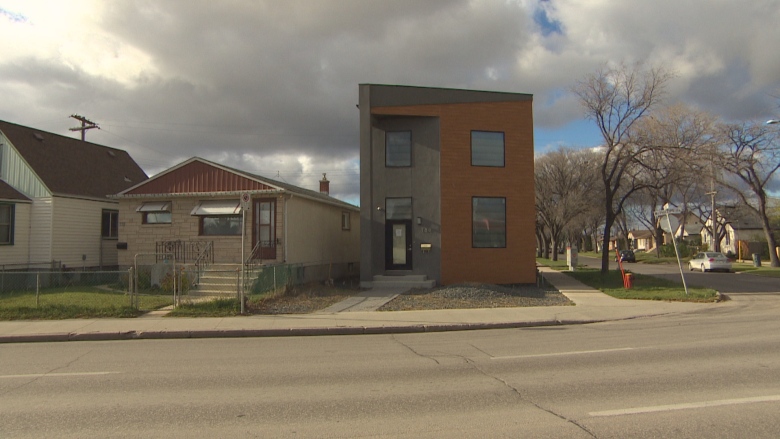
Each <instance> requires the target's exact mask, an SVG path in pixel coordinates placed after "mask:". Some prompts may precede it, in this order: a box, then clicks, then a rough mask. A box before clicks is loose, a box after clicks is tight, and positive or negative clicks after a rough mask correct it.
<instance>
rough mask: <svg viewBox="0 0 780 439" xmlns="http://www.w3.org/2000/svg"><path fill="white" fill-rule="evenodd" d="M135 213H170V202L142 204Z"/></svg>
mask: <svg viewBox="0 0 780 439" xmlns="http://www.w3.org/2000/svg"><path fill="white" fill-rule="evenodd" d="M135 211H136V212H170V211H171V202H170V201H155V202H152V203H144V204H142V205H141V206H139V207H138V209H136V210H135Z"/></svg>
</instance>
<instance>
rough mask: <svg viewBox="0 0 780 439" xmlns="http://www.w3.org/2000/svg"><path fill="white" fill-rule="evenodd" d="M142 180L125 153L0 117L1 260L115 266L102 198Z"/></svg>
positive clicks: (110, 211)
mask: <svg viewBox="0 0 780 439" xmlns="http://www.w3.org/2000/svg"><path fill="white" fill-rule="evenodd" d="M146 178H147V176H146V174H145V173H144V171H143V170H142V169H141V167H140V166H138V164H137V163H136V162H135V161H134V160H133V159H132V158H131V157H130V155H129V154H128V153H127V152H125V151H122V150H119V149H114V148H109V147H106V146H102V145H97V144H94V143H90V142H85V141H81V140H78V139H74V138H71V137H65V136H61V135H58V134H53V133H48V132H45V131H42V130H38V129H35V128H30V127H25V126H22V125H16V124H13V123H10V122H5V121H0V266H2V269H21V270H26V269H30V268H51V267H52V266H53V265H55V266H59V265H64V266H66V267H70V268H80V269H84V268H107V267H115V266H116V265H117V249H116V242H117V241H116V239H117V227H118V223H119V217H118V212H119V209H118V207H119V203H118V202H117V201H116V200H112V199H109V198H108V196H109V195H112V194H115V193H117V192H119V191H122V190H124V189H126V188H128V187H130V186H132V185H134V184H138V183H140V182H142V181H144V180H146Z"/></svg>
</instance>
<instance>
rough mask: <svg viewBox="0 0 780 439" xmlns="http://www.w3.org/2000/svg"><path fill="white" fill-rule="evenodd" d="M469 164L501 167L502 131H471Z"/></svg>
mask: <svg viewBox="0 0 780 439" xmlns="http://www.w3.org/2000/svg"><path fill="white" fill-rule="evenodd" d="M471 165H472V166H494V167H499V168H501V167H503V166H504V133H502V132H495V131H472V132H471Z"/></svg>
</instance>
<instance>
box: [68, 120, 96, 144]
mask: <svg viewBox="0 0 780 439" xmlns="http://www.w3.org/2000/svg"><path fill="white" fill-rule="evenodd" d="M70 117H72V118H73V119H76V120H78V121H81V126H80V127H76V128H70V130H71V131H81V141H82V142H83V141H84V139H85V138H86V133H87V130H91V129H92V128H97V129H100V127H99V126H98V124H96V123H95V122H92V121H91V120H89V119H87V118H86V117H84V116H79V115H78V114H71V116H70Z"/></svg>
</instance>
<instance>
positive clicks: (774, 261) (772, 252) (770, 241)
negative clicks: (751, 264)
mask: <svg viewBox="0 0 780 439" xmlns="http://www.w3.org/2000/svg"><path fill="white" fill-rule="evenodd" d="M761 226H762V227H763V228H764V235H766V244H767V246H768V247H769V266H770V267H780V259H778V257H777V241H776V240H775V237H774V235H773V234H772V229H771V227H770V226H769V218H767V216H766V215H761Z"/></svg>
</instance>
